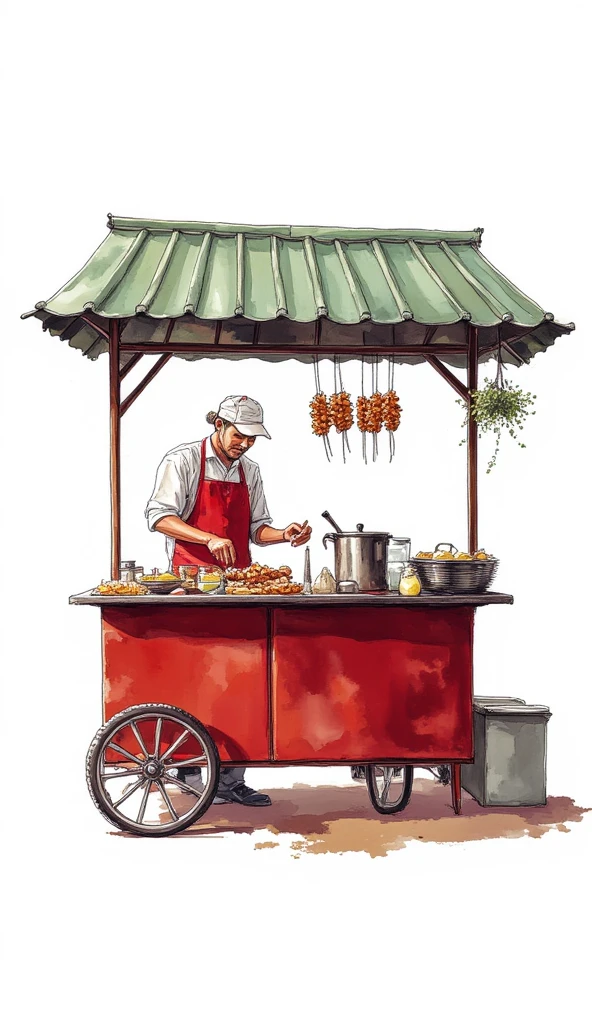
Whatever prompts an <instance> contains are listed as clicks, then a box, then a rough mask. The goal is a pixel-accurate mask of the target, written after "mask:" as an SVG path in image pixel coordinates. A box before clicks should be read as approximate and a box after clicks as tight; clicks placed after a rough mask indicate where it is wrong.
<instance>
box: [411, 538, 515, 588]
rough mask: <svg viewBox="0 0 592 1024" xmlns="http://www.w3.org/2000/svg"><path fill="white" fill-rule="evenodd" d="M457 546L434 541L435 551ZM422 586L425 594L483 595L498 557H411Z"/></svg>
mask: <svg viewBox="0 0 592 1024" xmlns="http://www.w3.org/2000/svg"><path fill="white" fill-rule="evenodd" d="M439 548H449V549H450V551H451V553H452V554H455V553H456V551H457V549H456V548H455V547H454V545H453V544H437V545H436V548H435V550H436V551H438V549H439ZM410 562H411V565H412V566H413V568H414V569H415V571H416V573H417V575H418V576H419V579H420V582H421V586H422V589H423V590H425V591H426V592H427V593H429V594H484V593H485V591H486V590H488V589H489V587H490V586H491V584H492V582H493V579H494V576H495V574H496V572H497V569H498V566H499V559H497V558H492V557H488V558H484V559H471V560H470V561H469V560H468V559H467V560H465V559H462V560H457V559H455V558H411V559H410Z"/></svg>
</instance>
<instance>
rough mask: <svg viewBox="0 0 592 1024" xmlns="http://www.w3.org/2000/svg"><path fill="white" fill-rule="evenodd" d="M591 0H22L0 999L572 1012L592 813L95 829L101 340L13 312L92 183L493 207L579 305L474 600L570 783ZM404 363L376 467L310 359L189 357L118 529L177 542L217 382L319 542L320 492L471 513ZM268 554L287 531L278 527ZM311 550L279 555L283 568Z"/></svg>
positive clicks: (144, 546)
mask: <svg viewBox="0 0 592 1024" xmlns="http://www.w3.org/2000/svg"><path fill="white" fill-rule="evenodd" d="M583 10H584V7H583V5H580V4H579V3H571V2H567V3H565V2H564V3H562V4H561V5H557V4H548V3H537V4H529V3H515V2H514V3H500V2H499V0H498V2H496V3H495V4H493V3H482V4H474V3H470V4H465V3H458V2H456V3H454V2H453V3H448V4H437V5H436V4H430V3H415V4H413V5H412V4H408V5H399V4H394V3H393V4H388V3H377V2H370V0H367V2H366V3H365V4H363V5H358V4H356V5H354V4H347V3H342V4H339V5H338V4H335V3H323V2H317V3H306V2H300V3H299V4H291V3H284V4H278V3H269V4H266V3H258V2H251V3H249V4H245V5H238V4H232V3H218V4H216V5H210V6H207V7H206V6H204V5H200V4H184V3H175V2H169V3H168V4H166V5H164V6H163V7H160V6H159V7H157V6H156V5H154V6H151V5H149V4H142V5H140V4H137V3H127V4H126V3H118V4H113V3H105V2H104V3H102V4H101V5H94V6H91V5H80V4H68V3H64V2H59V0H58V2H55V3H53V4H51V5H41V4H21V5H20V6H19V7H18V8H17V9H16V10H15V11H13V12H12V13H11V14H10V15H9V17H8V29H9V40H8V45H7V46H6V49H5V53H4V56H3V63H4V76H5V84H4V95H5V99H7V100H8V109H7V129H8V138H9V146H8V147H7V149H6V151H5V155H4V161H3V170H4V184H3V189H2V198H3V205H4V212H3V227H4V231H3V234H4V253H3V261H4V262H3V275H2V281H3V283H4V294H3V298H2V312H3V318H2V351H3V357H2V363H3V370H4V373H3V383H2V391H3V401H2V405H3V410H2V411H3V416H4V426H3V434H2V439H3V487H2V512H3V518H4V520H5V522H4V528H3V531H2V533H1V535H0V551H1V555H2V567H3V572H4V575H5V586H4V587H3V605H4V611H3V615H2V624H3V632H4V643H3V658H2V661H3V677H4V680H3V681H4V687H5V693H4V715H3V720H4V729H3V734H4V744H5V750H4V753H5V765H4V773H3V794H2V805H3V810H4V824H5V841H4V847H5V849H4V852H5V854H6V853H8V856H7V858H6V860H5V862H4V863H5V866H4V869H3V874H4V878H5V882H6V891H5V897H4V901H5V913H4V922H5V933H6V938H7V947H8V950H7V953H8V957H9V962H10V964H11V967H10V976H11V985H10V986H9V988H8V989H5V999H7V1001H8V1006H7V1010H6V1017H7V1019H8V1020H9V1021H10V1022H11V1024H13V1022H14V1024H16V1022H21V1021H26V1022H29V1021H39V1020H59V1021H62V1022H70V1021H72V1022H73V1021H79V1020H86V1021H93V1022H94V1021H99V1020H105V1019H108V1018H109V1017H116V1018H117V1019H128V1020H130V1019H132V1015H133V1019H134V1020H140V1019H146V1018H147V1017H148V1015H150V1017H151V1019H155V1018H156V1016H158V1017H159V1018H160V1019H165V1015H166V1019H167V1020H171V1019H174V1018H175V1017H177V1016H180V1015H183V1018H184V1019H192V1020H193V1019H198V1018H201V1017H204V1018H205V1017H206V1015H207V1016H209V1017H211V1016H213V1015H214V1014H215V1016H216V1019H217V1020H221V1021H230V1020H236V1019H244V1020H249V1021H251V1020H253V1021H262V1022H266V1021H278V1022H281V1024H283V1022H291V1021H296V1020H305V1019H306V1020H310V1021H312V1022H313V1024H314V1022H316V1021H319V1020H321V1019H323V1020H328V1021H331V1022H332V1021H340V1022H342V1021H343V1022H345V1021H353V1020H358V1019H359V1018H360V1017H363V1019H365V1020H368V1019H371V1020H377V1021H381V1020H390V1019H392V1018H393V1017H394V1016H395V1015H397V1016H399V1015H401V1013H405V1011H407V1013H408V1014H409V1013H411V1015H412V1019H413V1020H416V1021H421V1022H423V1021H427V1020H428V1019H430V1018H431V1017H432V1016H433V1015H435V1014H437V1015H438V1019H440V1020H444V1021H448V1020H455V1021H456V1020H464V1019H467V1018H468V1016H469V1014H471V1015H472V1014H475V1015H478V1016H479V1017H480V1018H481V1019H482V1020H484V1021H490V1020H495V1019H499V1017H500V1016H501V1014H502V1013H503V1016H504V1019H505V1020H507V1021H518V1020H522V1019H531V1018H532V1017H534V1016H536V1015H538V1016H539V1017H540V1019H542V1020H547V1019H549V1020H550V1019H555V1017H556V1016H557V1015H558V1014H559V1013H561V1015H562V1017H563V1019H565V1020H569V1021H576V1020H580V1019H582V1017H583V1015H584V1010H583V1005H582V993H583V991H584V990H585V987H586V976H585V968H584V961H583V956H584V951H585V945H586V942H585V934H583V935H582V937H580V935H579V932H580V931H584V930H585V928H586V921H587V918H586V916H585V907H584V904H585V902H586V900H587V897H588V895H589V882H588V877H589V866H588V865H587V862H586V856H588V857H589V854H590V824H589V822H588V823H586V822H584V823H583V824H581V825H579V826H575V827H574V829H573V831H572V832H571V833H569V834H559V833H552V834H549V835H547V836H546V837H544V838H543V839H541V840H532V839H527V838H524V839H521V840H499V841H489V842H481V843H473V844H465V845H464V846H462V845H458V846H449V847H446V846H435V845H431V846H428V845H423V844H418V843H415V844H411V845H410V846H408V847H407V849H406V850H404V851H403V852H399V853H395V854H393V855H391V856H390V857H389V858H387V859H382V860H377V861H373V860H370V858H368V857H366V856H365V855H362V854H352V855H346V856H343V857H336V856H330V855H326V856H322V857H321V856H319V857H313V856H304V857H303V858H301V859H300V860H298V861H295V860H293V859H291V858H290V857H289V856H287V855H286V854H284V853H283V851H278V850H268V851H260V852H255V851H253V849H252V847H253V842H252V839H251V838H249V837H237V838H236V839H233V838H230V839H224V840H222V839H219V840H206V841H203V842H202V841H183V839H182V838H180V839H178V840H163V841H161V842H150V841H144V842H139V841H138V842H136V841H133V840H128V841H125V840H121V839H118V838H114V837H112V836H109V835H108V834H107V829H108V826H106V823H105V822H104V821H103V819H102V818H101V817H100V816H99V815H98V814H97V812H96V811H95V810H94V808H93V806H92V805H91V803H90V800H89V799H88V796H87V793H86V790H85V783H84V772H83V762H84V755H85V751H86V747H87V745H88V742H89V741H90V738H91V737H92V735H93V733H94V731H95V730H96V728H97V727H98V725H99V724H100V703H99V697H100V690H99V687H100V674H99V673H100V664H99V623H98V615H97V613H96V612H95V610H93V609H85V608H69V607H68V605H67V596H68V594H69V593H72V592H74V591H76V590H80V589H84V588H86V587H87V586H89V585H92V584H93V583H95V582H96V581H97V580H98V579H99V578H100V577H101V576H105V575H106V574H107V572H108V558H109V551H108V539H109V536H108V533H109V531H108V461H107V455H108V447H107V446H108V391H107V360H106V357H102V358H101V359H100V360H99V361H98V363H91V362H90V361H88V360H83V358H82V357H81V356H80V354H79V353H77V352H75V351H72V350H69V349H68V347H67V345H66V344H65V343H61V342H60V341H59V340H57V339H51V338H50V336H49V335H44V334H43V333H42V331H41V327H40V325H39V324H38V323H37V322H36V321H34V320H29V321H20V320H19V319H18V317H19V314H20V313H22V312H24V311H26V310H28V309H30V308H32V307H33V305H34V303H35V302H36V301H39V300H41V299H47V298H48V297H49V296H50V295H51V294H52V293H53V292H54V291H55V290H56V289H57V288H58V287H60V286H61V285H62V284H63V283H64V282H65V281H66V280H67V279H68V278H69V277H70V276H71V275H72V274H73V273H74V272H75V271H76V270H77V269H78V268H79V267H80V266H81V265H82V263H83V262H85V260H86V259H87V258H88V256H89V255H90V253H91V252H92V251H93V250H94V249H95V248H96V246H97V244H98V243H99V242H100V240H101V238H102V237H103V236H104V234H105V233H106V229H105V220H106V213H107V211H111V212H113V213H116V214H119V215H125V216H146V217H161V218H179V219H191V218H193V219H198V220H227V221H238V222H241V221H244V222H263V223H295V224H298V223H304V224H315V223H318V224H331V225H333V224H337V225H348V226H355V225H358V226H362V225H363V226H367V225H371V226H376V227H387V226H400V227H409V226H413V227H426V228H452V229H472V228H474V227H476V226H477V225H479V226H482V227H484V228H485V235H484V243H483V250H484V252H485V254H486V255H487V257H488V258H489V259H490V260H491V261H492V262H493V263H494V264H495V265H497V266H499V267H500V268H501V269H502V271H503V272H504V273H506V274H507V275H508V276H509V278H510V279H511V280H513V281H515V282H516V283H517V284H518V286H519V287H521V288H522V289H523V290H524V291H525V292H526V293H527V294H530V295H532V296H533V297H534V298H535V299H537V300H538V301H539V302H540V303H541V304H542V305H543V306H544V308H545V309H549V310H551V311H552V312H553V313H554V314H555V316H556V318H557V319H558V320H562V321H569V320H574V321H575V322H576V325H577V328H578V329H577V331H576V333H575V334H573V335H572V336H570V337H564V338H562V339H559V341H558V343H557V344H556V346H555V347H554V348H552V349H551V350H549V351H548V352H547V353H546V354H544V355H540V356H538V357H537V358H536V359H535V361H534V363H533V364H531V366H529V367H527V368H526V369H523V370H521V371H518V372H516V373H515V374H513V376H514V379H515V380H517V381H519V383H520V384H521V385H522V386H527V387H528V388H529V389H530V390H531V391H534V392H535V393H536V394H537V395H538V400H537V416H536V417H535V418H534V420H532V422H529V423H528V426H527V429H526V430H525V433H524V438H525V440H526V442H527V444H528V448H527V449H526V450H525V451H519V450H518V449H514V448H513V447H512V446H511V445H510V444H509V443H507V444H505V445H504V447H503V449H502V452H501V454H500V457H499V465H498V468H497V469H496V470H494V472H493V473H492V474H490V475H489V476H486V475H485V474H484V473H482V479H481V481H480V488H481V490H480V495H481V515H480V524H481V542H482V543H483V544H484V545H485V546H486V547H487V548H488V549H490V550H492V551H494V552H495V553H496V554H497V555H499V556H500V558H501V559H502V570H501V572H500V578H499V585H500V589H507V590H510V591H511V592H512V593H514V594H515V597H516V601H515V605H514V606H513V607H501V608H489V609H483V610H482V611H481V612H479V613H478V626H477V636H476V679H477V690H479V691H480V692H493V693H510V694H516V695H521V696H523V697H525V698H526V699H528V700H532V701H535V702H540V703H546V704H549V705H550V707H551V710H552V712H553V718H552V719H551V723H550V726H549V771H548V779H549V791H550V793H552V794H555V795H563V794H565V795H569V796H572V797H573V798H574V799H575V800H576V801H577V802H578V803H580V804H582V805H583V806H589V805H590V803H591V799H592V784H591V782H590V771H591V766H590V755H589V752H588V747H589V729H590V716H591V714H592V705H591V701H590V683H591V679H590V669H589V642H590V641H589V613H590V605H589V600H588V593H587V590H586V585H585V581H586V576H587V574H588V572H589V568H588V561H589V550H590V517H589V501H588V481H589V461H590V460H589V444H590V432H589V412H588V409H589V392H590V383H589V382H590V371H591V360H590V319H589V315H588V314H589V280H588V277H589V253H588V248H589V243H588V237H589V233H588V229H589V225H588V224H585V223H584V220H585V214H586V212H587V210H586V205H585V204H586V199H585V196H584V173H585V168H587V169H588V172H589V164H588V159H587V144H588V139H587V137H586V133H585V132H586V124H585V122H586V110H585V106H584V90H585V86H586V84H587V82H586V79H587V75H586V74H585V73H584V71H583V68H584V67H586V68H587V63H588V56H587V54H586V53H585V50H584V42H585V38H586V34H585V32H584V25H583V21H582V17H583V15H582V11H583ZM588 84H589V83H588ZM492 367H493V363H491V364H489V367H488V369H491V368H492ZM352 373H353V371H352V370H350V369H348V370H347V371H346V383H347V385H348V387H350V388H351V389H352V390H353V391H355V390H356V388H357V376H353V377H352ZM482 376H484V374H483V371H482ZM128 380H129V381H130V383H132V381H131V378H128ZM396 380H397V389H398V391H399V394H400V396H401V399H402V405H403V407H404V413H403V420H402V425H401V428H400V431H399V434H398V448H397V457H396V460H395V463H394V464H393V465H392V466H390V467H389V466H388V463H387V460H386V459H384V457H383V458H381V460H380V463H379V464H377V465H376V466H372V465H371V466H368V467H365V466H363V465H362V464H361V459H360V456H359V451H358V452H357V454H356V457H355V458H352V459H351V461H350V462H349V463H348V465H347V466H345V467H344V466H343V465H340V464H339V463H338V462H337V461H336V462H335V463H333V464H332V465H330V466H328V465H327V463H326V461H325V459H324V455H323V451H322V446H321V445H320V443H318V442H317V441H316V440H315V439H314V438H312V437H311V436H310V433H309V426H308V419H307V417H308V401H309V399H310V396H311V393H312V389H313V381H312V370H311V369H310V368H309V367H303V366H300V365H297V364H292V363H289V364H283V365H280V366H268V365H266V364H259V363H258V362H256V361H252V360H249V361H248V362H244V363H242V364H240V363H232V364H224V363H215V362H212V361H205V360H204V361H202V362H196V363H193V364H186V363H184V362H182V361H180V360H173V361H172V363H170V364H168V365H167V367H166V368H165V370H164V371H163V373H162V374H161V375H160V376H159V377H158V378H157V379H156V381H155V382H154V383H153V384H152V385H151V387H150V389H149V391H147V392H146V393H145V394H144V395H143V396H142V397H141V398H140V399H139V400H138V402H137V404H136V405H135V406H134V408H133V409H132V410H131V411H130V412H129V413H128V415H127V416H126V418H125V420H124V424H123V458H124V516H123V540H124V546H123V555H124V557H135V558H136V559H137V560H138V561H142V562H143V564H144V565H146V566H149V567H152V565H155V564H158V563H159V562H160V563H162V561H163V558H162V555H161V550H162V549H161V540H160V539H159V538H156V537H153V536H150V535H149V534H148V532H147V530H146V527H145V524H144V520H143V508H144V504H145V502H146V499H147V497H148V496H149V493H150V489H151V486H152V481H153V475H154V471H155V468H156V464H157V462H158V460H159V459H160V457H161V456H162V454H163V453H164V452H165V451H166V450H167V449H168V448H170V447H171V446H173V445H174V444H177V443H179V442H181V441H183V440H192V439H197V438H200V437H201V436H202V435H203V433H204V420H203V417H204V414H205V412H207V410H208V409H209V408H211V407H213V406H214V405H215V404H216V402H217V401H218V400H219V399H220V398H221V397H223V396H224V395H225V394H227V393H234V392H239V393H248V394H252V395H254V396H255V397H256V398H258V399H259V400H260V401H261V402H262V403H263V405H264V408H265V413H266V422H267V423H268V426H269V429H270V432H271V434H272V435H273V440H272V442H271V443H268V442H264V441H259V442H258V443H257V447H256V450H255V453H254V454H255V455H256V457H257V459H258V460H259V462H260V464H261V467H262V472H263V477H264V482H265V486H266V491H267V497H268V501H269V505H270V508H271V511H272V514H273V515H274V518H275V522H276V524H277V525H280V526H284V525H286V523H287V522H289V521H290V520H291V519H292V518H297V519H298V518H301V517H304V516H306V517H308V518H309V519H310V521H311V522H312V524H313V526H314V528H315V535H314V543H313V545H312V556H313V569H314V571H318V570H319V569H320V568H321V567H322V565H323V564H325V561H326V558H325V556H324V555H323V551H322V548H321V546H320V537H321V535H322V532H323V529H322V527H323V520H321V519H320V518H319V514H320V512H321V511H322V510H323V509H324V508H325V507H329V508H330V510H331V511H332V512H333V514H334V515H335V517H336V518H337V519H338V521H341V522H342V523H343V525H344V526H348V527H350V528H351V526H352V525H354V524H355V523H356V522H358V521H360V520H361V521H363V522H364V523H365V524H366V525H367V527H368V528H370V527H374V528H379V529H388V530H390V531H392V532H394V533H399V534H407V533H408V534H410V535H411V536H412V538H413V546H414V547H415V548H418V547H423V548H425V547H431V546H432V545H433V544H435V543H436V542H437V541H438V540H441V539H443V540H452V541H454V542H455V543H457V544H458V545H459V546H462V545H464V543H465V538H466V534H465V529H466V527H465V505H464V500H465V499H464V486H465V450H464V449H463V448H460V447H458V443H457V442H458V441H459V440H460V437H461V430H460V424H461V420H462V414H461V410H460V409H459V407H458V406H457V405H456V404H455V401H454V399H455V397H456V396H455V394H454V392H452V391H451V390H450V389H449V388H448V387H447V386H446V384H445V383H444V382H443V381H442V380H441V379H440V378H439V377H438V376H437V375H436V374H435V373H434V372H433V371H431V370H430V368H428V367H423V366H420V367H404V368H402V369H401V370H399V371H398V373H397V378H396ZM383 447H384V446H383ZM487 451H488V448H487V445H486V444H485V445H483V447H482V453H483V454H482V458H481V464H482V466H484V464H485V462H486V456H487ZM265 554H266V555H267V554H268V553H267V552H266V553H265ZM273 554H277V556H278V558H279V557H280V555H281V560H282V561H283V560H284V557H285V549H281V548H278V549H277V550H276V551H274V552H273ZM301 559H302V553H301V552H300V553H298V556H296V557H294V556H290V560H291V561H292V563H293V564H294V568H295V570H296V572H297V574H298V575H299V573H300V571H301V564H302V563H301ZM329 564H330V562H329ZM342 775H343V772H342V773H338V779H339V780H341V779H342ZM303 777H306V780H307V781H313V782H316V781H319V782H323V781H327V778H328V776H327V775H326V774H325V775H323V774H322V773H321V772H316V773H313V775H311V774H310V773H308V774H306V776H304V774H303ZM280 779H281V775H272V777H271V779H270V778H269V775H268V774H267V773H256V772H252V773H251V781H252V782H255V783H261V784H270V782H271V784H273V783H275V784H277V782H278V781H279V780H280ZM7 993H8V994H7Z"/></svg>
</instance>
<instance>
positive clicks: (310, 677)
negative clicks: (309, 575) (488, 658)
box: [272, 607, 473, 763]
mask: <svg viewBox="0 0 592 1024" xmlns="http://www.w3.org/2000/svg"><path fill="white" fill-rule="evenodd" d="M273 620H274V637H273V653H274V661H273V673H272V680H273V703H274V715H273V719H274V737H273V739H274V755H275V757H276V758H277V759H278V760H280V761H298V760H302V761H327V762H333V763H334V762H336V761H339V760H342V759H343V760H348V761H351V760H352V759H356V758H359V759H360V760H361V761H364V760H366V761H372V760H374V761H377V762H380V759H381V758H399V757H400V758H401V759H402V760H405V759H407V760H415V761H420V762H421V761H426V762H427V763H431V762H432V761H442V760H455V759H459V760H471V759H472V756H473V728H472V630H473V609H472V608H465V607H459V608H447V609H446V610H439V609H433V608H424V609H406V608H400V607H398V608H372V609H371V608H340V609H329V608H319V609H315V610H313V609H311V610H310V611H309V610H301V609H289V610H288V609H286V610H285V611H284V610H282V609H280V610H275V611H274V614H273Z"/></svg>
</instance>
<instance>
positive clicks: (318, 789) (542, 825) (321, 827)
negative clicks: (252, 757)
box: [119, 779, 591, 857]
mask: <svg viewBox="0 0 592 1024" xmlns="http://www.w3.org/2000/svg"><path fill="white" fill-rule="evenodd" d="M268 792H269V795H270V796H271V799H272V804H271V806H270V807H261V808H250V807H241V806H239V805H238V804H217V805H212V806H211V807H210V809H209V810H208V811H207V812H206V814H205V815H204V817H203V818H201V819H200V821H199V822H197V823H196V824H195V825H194V826H193V827H192V828H190V829H187V831H185V832H181V833H179V834H178V835H177V836H176V837H175V838H177V839H197V838H200V837H203V836H210V837H215V836H223V835H224V834H226V833H229V832H231V833H235V834H245V833H246V834H253V833H255V832H257V833H261V831H262V830H265V831H267V832H269V839H268V840H260V841H257V842H255V844H254V848H255V849H259V850H260V849H268V848H271V847H276V846H279V845H280V844H279V842H278V841H277V838H276V837H277V836H280V835H284V834H288V835H290V836H293V837H294V839H293V840H292V843H291V851H292V856H294V857H299V856H300V855H301V854H303V853H336V854H342V853H349V852H352V851H353V852H363V853H367V854H369V855H370V856H371V857H384V856H386V855H387V853H389V852H390V851H392V850H401V849H403V848H404V847H405V846H406V845H407V843H408V842H410V841H411V840H417V841H419V842H423V843H466V842H475V841H477V840H482V839H519V838H523V837H530V838H532V839H540V838H541V836H543V835H545V833H547V832H549V831H551V830H552V829H554V830H557V831H559V832H569V831H570V829H569V828H568V823H569V824H571V823H573V822H579V821H582V818H583V816H584V814H585V813H586V812H588V811H589V810H591V808H589V807H577V806H576V805H575V804H574V802H573V800H572V799H571V798H570V797H566V796H553V797H549V800H548V802H547V804H546V805H545V806H544V807H480V806H479V804H478V803H477V802H476V800H473V798H472V797H470V796H469V795H468V794H467V793H463V807H462V814H461V815H455V814H454V811H453V810H452V807H451V804H450V788H449V787H444V786H442V785H439V784H438V783H436V782H432V781H431V780H428V779H416V781H415V783H414V785H413V793H412V794H411V799H410V801H409V803H408V805H407V807H406V808H405V810H404V811H402V812H401V813H399V814H394V815H392V816H388V815H380V814H378V813H377V812H376V811H375V810H374V808H373V807H372V805H371V804H370V800H369V798H368V793H367V790H366V787H365V785H363V784H360V785H357V786H305V785H297V786H294V787H293V788H292V789H275V790H273V789H272V790H268ZM188 808H189V805H188ZM163 809H164V808H163ZM178 810H180V811H181V810H182V808H181V806H180V801H179V807H178ZM119 834H120V835H121V834H122V833H119Z"/></svg>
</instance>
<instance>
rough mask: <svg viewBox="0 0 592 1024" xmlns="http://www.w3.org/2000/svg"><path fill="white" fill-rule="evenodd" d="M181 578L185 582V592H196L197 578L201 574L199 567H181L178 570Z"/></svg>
mask: <svg viewBox="0 0 592 1024" xmlns="http://www.w3.org/2000/svg"><path fill="white" fill-rule="evenodd" d="M177 572H178V573H179V576H180V577H181V579H182V580H183V589H184V590H196V589H197V577H198V574H199V565H180V566H179V568H178V569H177Z"/></svg>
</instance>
